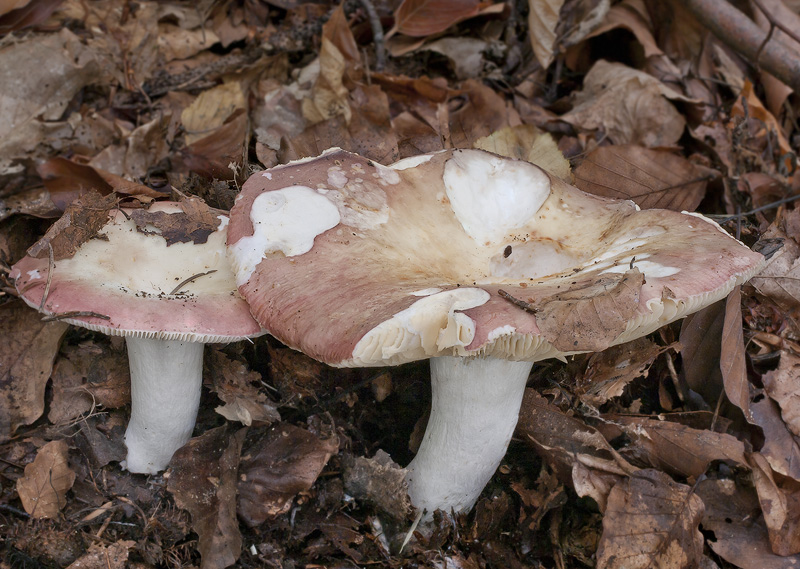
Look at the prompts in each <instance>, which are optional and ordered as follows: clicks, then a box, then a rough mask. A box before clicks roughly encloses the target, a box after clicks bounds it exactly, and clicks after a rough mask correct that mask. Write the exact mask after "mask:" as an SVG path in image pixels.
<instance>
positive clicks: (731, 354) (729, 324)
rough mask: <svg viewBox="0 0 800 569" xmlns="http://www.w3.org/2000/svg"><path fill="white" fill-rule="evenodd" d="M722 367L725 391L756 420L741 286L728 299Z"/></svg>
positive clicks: (731, 399)
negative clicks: (751, 395)
mask: <svg viewBox="0 0 800 569" xmlns="http://www.w3.org/2000/svg"><path fill="white" fill-rule="evenodd" d="M719 365H720V370H721V371H722V383H723V385H724V386H725V394H726V395H727V396H728V399H729V400H730V402H731V403H733V404H734V405H736V406H737V407H738V408H739V409H741V410H742V412H743V413H744V416H745V418H746V419H747V420H748V421H750V422H751V423H752V422H753V416H752V413H751V412H750V382H749V381H748V379H747V364H746V363H745V354H744V331H743V330H742V294H741V287H738V286H737V287H736V288H734V289H733V290H732V291H731V293H730V294H729V295H728V298H727V300H726V301H725V321H724V323H723V326H722V347H721V351H720V362H719Z"/></svg>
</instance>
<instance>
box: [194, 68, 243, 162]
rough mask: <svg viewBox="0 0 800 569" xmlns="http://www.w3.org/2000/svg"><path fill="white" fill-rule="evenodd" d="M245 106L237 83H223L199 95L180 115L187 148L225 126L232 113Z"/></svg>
mask: <svg viewBox="0 0 800 569" xmlns="http://www.w3.org/2000/svg"><path fill="white" fill-rule="evenodd" d="M245 106H246V105H245V97H244V93H243V92H242V86H241V85H240V84H239V83H238V82H233V81H231V82H229V83H223V84H222V85H219V86H217V87H214V88H213V89H209V90H208V91H203V92H202V93H200V95H198V96H197V98H196V99H195V100H194V101H193V102H192V104H191V105H189V106H188V107H186V108H185V109H184V110H183V112H182V113H181V122H182V123H183V126H184V128H185V129H186V144H187V146H188V145H191V144H193V143H195V142H197V141H198V140H202V139H203V138H205V137H206V136H208V135H209V134H211V133H212V132H213V131H214V130H216V129H218V128H219V127H221V126H222V125H223V124H225V121H226V120H227V118H228V117H229V116H231V114H233V112H234V111H236V110H237V109H243V108H245Z"/></svg>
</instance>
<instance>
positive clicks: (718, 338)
mask: <svg viewBox="0 0 800 569" xmlns="http://www.w3.org/2000/svg"><path fill="white" fill-rule="evenodd" d="M724 322H725V303H724V302H722V301H719V302H715V303H714V304H712V305H710V306H707V307H706V308H704V309H702V310H700V311H698V312H695V313H694V314H690V315H689V316H688V317H686V318H685V319H684V320H683V322H681V331H680V335H679V337H678V338H679V343H680V345H681V349H680V352H681V360H682V362H683V369H682V374H683V377H684V378H685V379H686V383H687V385H688V387H689V389H691V390H692V391H694V392H695V393H697V394H699V395H700V397H701V398H702V399H703V401H704V402H705V403H706V405H708V406H709V407H712V406H716V404H717V400H719V396H720V393H721V392H722V390H723V385H722V369H721V366H720V355H719V354H720V347H721V343H722V328H723V325H724Z"/></svg>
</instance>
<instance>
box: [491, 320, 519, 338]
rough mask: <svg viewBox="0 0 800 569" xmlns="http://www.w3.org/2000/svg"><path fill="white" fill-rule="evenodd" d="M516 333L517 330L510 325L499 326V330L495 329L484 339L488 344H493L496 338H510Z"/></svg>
mask: <svg viewBox="0 0 800 569" xmlns="http://www.w3.org/2000/svg"><path fill="white" fill-rule="evenodd" d="M516 331H517V329H516V328H514V327H513V326H512V325H511V324H506V325H505V326H500V327H499V328H495V329H494V330H492V331H491V332H489V335H488V336H487V338H486V339H487V340H488V341H490V342H494V341H495V340H497V339H498V338H500V337H502V336H510V335H511V334H513V333H514V332H516Z"/></svg>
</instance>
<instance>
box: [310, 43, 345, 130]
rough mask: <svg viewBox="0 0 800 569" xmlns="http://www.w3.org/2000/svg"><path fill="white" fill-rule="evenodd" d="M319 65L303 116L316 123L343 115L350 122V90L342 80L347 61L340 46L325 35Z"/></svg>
mask: <svg viewBox="0 0 800 569" xmlns="http://www.w3.org/2000/svg"><path fill="white" fill-rule="evenodd" d="M319 66H320V70H319V76H318V77H317V81H316V82H315V83H314V87H313V89H312V91H311V97H308V98H305V99H303V117H305V119H306V120H307V121H308V122H309V123H311V124H314V123H318V122H321V121H324V120H326V119H330V118H332V117H335V116H338V115H342V116H343V117H344V120H345V123H347V122H349V121H350V104H349V103H348V101H347V95H348V93H349V91H348V90H347V87H345V86H344V84H343V82H342V78H343V76H344V72H345V67H346V61H345V58H344V55H342V53H341V52H340V51H339V48H337V47H336V46H335V45H334V44H333V42H331V41H330V40H328V39H327V38H324V37H323V38H322V48H321V49H320V53H319Z"/></svg>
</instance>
